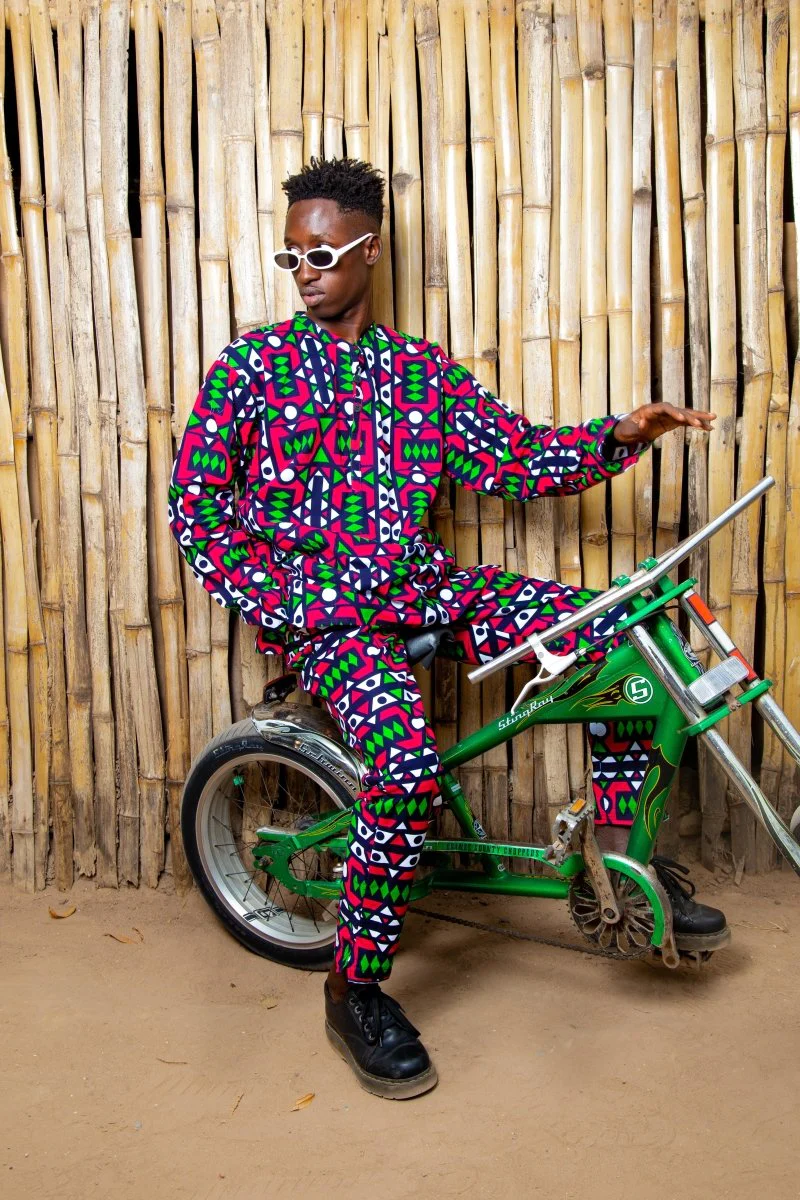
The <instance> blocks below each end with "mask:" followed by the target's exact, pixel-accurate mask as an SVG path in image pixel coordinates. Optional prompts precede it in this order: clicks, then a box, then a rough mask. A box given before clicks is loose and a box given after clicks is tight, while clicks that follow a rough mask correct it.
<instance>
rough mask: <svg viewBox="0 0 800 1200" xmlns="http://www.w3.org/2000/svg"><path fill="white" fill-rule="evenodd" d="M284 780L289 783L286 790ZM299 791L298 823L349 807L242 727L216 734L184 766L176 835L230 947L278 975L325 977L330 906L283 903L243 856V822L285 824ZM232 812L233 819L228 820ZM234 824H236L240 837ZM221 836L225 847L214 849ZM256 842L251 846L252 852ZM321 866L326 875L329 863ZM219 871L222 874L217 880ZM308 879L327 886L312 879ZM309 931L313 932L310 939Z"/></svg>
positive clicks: (287, 752)
mask: <svg viewBox="0 0 800 1200" xmlns="http://www.w3.org/2000/svg"><path fill="white" fill-rule="evenodd" d="M273 776H274V777H275V779H276V782H275V785H274V789H273V794H274V799H268V798H267V797H268V793H267V791H266V788H267V781H270V786H272V784H271V779H272V777H273ZM237 778H238V781H237ZM287 780H296V782H295V783H292V784H291V785H290V783H288V782H287ZM299 791H303V792H304V793H308V794H309V796H310V799H309V800H308V802H307V804H306V808H307V811H306V812H303V813H301V814H300V815H299V816H298V821H299V820H309V821H310V820H313V819H314V818H315V816H316V815H322V813H323V812H325V811H333V810H334V809H336V808H340V809H344V808H348V807H350V806H352V804H353V796H352V794H351V793H350V792H349V791H348V790H347V788H346V787H345V786H344V784H342V783H341V782H340V781H339V780H338V779H336V777H335V776H334V775H333V774H332V773H331V772H328V771H326V770H325V768H324V766H321V765H320V764H319V763H318V762H316V761H314V760H313V759H311V758H309V757H306V756H304V755H303V754H301V753H298V752H297V751H295V750H293V749H290V748H289V747H287V746H283V745H281V744H279V743H276V742H272V741H270V740H269V739H268V738H267V737H264V736H262V735H261V734H260V733H259V732H258V730H257V729H256V726H255V725H254V723H253V721H252V720H249V719H247V720H244V721H239V722H238V723H237V724H236V725H232V726H231V727H230V728H228V729H226V730H224V731H223V732H222V733H219V734H218V735H217V736H216V737H215V738H214V739H213V740H212V741H211V742H209V743H208V745H207V746H206V747H205V748H204V749H203V750H202V751H201V752H200V754H199V755H198V756H197V758H196V759H195V761H194V762H193V764H192V766H191V768H190V771H189V774H188V776H187V778H186V783H185V786H184V790H183V798H182V802H181V831H182V833H183V844H184V850H185V852H186V858H187V861H188V863H189V867H190V868H191V871H192V875H193V877H194V879H195V882H196V883H197V886H198V888H199V889H200V891H201V893H202V895H203V897H204V898H205V900H206V901H207V902H208V904H209V905H210V907H211V908H212V910H213V911H214V912H215V914H216V915H217V917H218V918H219V919H220V921H221V922H222V924H223V925H224V926H225V928H226V929H227V931H228V932H229V933H230V934H232V935H233V937H235V938H236V939H237V941H239V942H241V944H242V945H243V946H246V947H247V949H248V950H251V951H253V952H254V953H256V954H259V955H262V956H263V957H265V958H270V959H272V960H273V961H275V962H279V963H283V964H284V965H288V966H293V967H299V968H303V969H305V970H325V969H327V967H328V966H329V965H330V962H331V959H332V955H333V942H334V934H335V927H336V922H335V903H334V904H333V905H332V906H331V905H329V906H325V905H323V904H322V902H320V901H309V900H304V899H303V898H302V897H299V896H296V895H295V893H288V895H287V890H286V889H282V888H281V887H280V885H279V884H277V881H276V880H274V879H273V878H272V877H271V876H268V875H266V874H264V873H263V872H257V871H255V870H253V869H252V859H251V858H250V856H248V854H247V849H248V848H249V845H250V842H248V837H249V834H248V824H247V822H248V819H249V818H250V817H251V816H252V814H253V812H254V811H255V812H256V813H257V814H259V815H260V814H261V812H262V810H269V813H270V814H271V820H272V823H273V824H275V814H276V813H278V814H281V813H285V814H286V815H287V816H288V817H291V815H292V814H291V810H290V808H289V804H290V803H294V799H293V797H294V795H295V793H296V792H299ZM281 795H283V796H284V797H285V808H284V809H281V808H280V807H279V806H278V804H277V803H275V799H277V798H279V797H280V796H281ZM226 804H227V812H228V816H227V819H226V817H225V812H226V807H225V806H226ZM248 805H250V813H249V814H248V811H247V810H248ZM315 805H317V812H315V811H314V809H315ZM239 808H240V809H241V816H240V817H239V818H237V815H236V813H237V811H238V810H239ZM237 821H240V822H241V828H239V825H238V824H237ZM263 824H265V822H264V821H263V820H258V822H257V825H263ZM276 827H278V826H276ZM294 827H298V828H302V825H297V826H293V825H292V824H291V821H288V822H287V823H286V824H281V825H280V828H281V829H282V830H283V831H289V830H290V829H291V828H294ZM221 836H222V837H230V839H231V840H230V841H228V842H220V841H219V840H218V839H219V838H220V837H221ZM256 840H257V839H256V838H255V837H253V842H255V841H256ZM239 843H241V844H239ZM307 856H308V859H309V862H313V861H314V860H316V861H317V862H318V863H319V864H322V863H324V862H325V861H326V860H325V859H324V856H320V855H315V854H314V852H312V851H308V852H307ZM328 858H330V856H328ZM326 865H327V866H328V867H329V866H330V863H329V862H328V863H327V864H326ZM227 866H231V868H232V869H231V870H230V871H228V870H226V869H225V868H226V867H227ZM321 869H322V868H321V866H320V870H321ZM248 875H249V876H250V877H251V879H250V883H249V884H248V883H247V882H246V880H247V876H248ZM315 877H316V878H319V877H325V878H327V877H331V876H330V874H329V873H325V874H322V873H320V874H317V875H315ZM259 879H260V880H261V881H262V882H259ZM262 883H263V884H264V885H266V890H265V887H264V886H262ZM276 897H277V898H276ZM289 897H291V898H293V899H294V901H296V904H295V910H294V912H292V911H291V910H290V909H289V908H288V907H287V901H288V898H289ZM315 905H316V906H317V908H316V909H315V907H314V906H315ZM303 906H304V907H303ZM324 912H327V913H328V916H327V917H325V916H324V915H323V913H324ZM313 925H316V926H318V929H317V930H316V931H315V930H314V929H313V928H312V926H313Z"/></svg>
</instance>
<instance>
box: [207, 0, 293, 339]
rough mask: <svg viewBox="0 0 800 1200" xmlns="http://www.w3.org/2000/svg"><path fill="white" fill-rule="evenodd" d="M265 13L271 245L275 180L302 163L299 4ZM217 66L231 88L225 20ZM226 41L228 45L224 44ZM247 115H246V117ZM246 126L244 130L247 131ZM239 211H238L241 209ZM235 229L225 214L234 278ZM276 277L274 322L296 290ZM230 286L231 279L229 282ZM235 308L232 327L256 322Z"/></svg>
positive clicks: (287, 278)
mask: <svg viewBox="0 0 800 1200" xmlns="http://www.w3.org/2000/svg"><path fill="white" fill-rule="evenodd" d="M267 17H268V20H269V33H270V58H271V61H272V62H273V63H280V64H281V67H280V71H278V72H273V74H272V77H271V87H270V122H271V137H272V172H273V174H272V186H273V201H272V203H273V222H274V224H273V237H274V244H275V245H276V246H282V245H283V226H284V222H285V220H286V196H285V194H284V192H283V191H282V190H281V184H282V182H283V180H284V179H286V178H287V176H289V175H293V174H294V173H295V172H297V171H299V170H300V168H301V166H302V165H303V114H302V110H301V103H300V96H301V91H302V70H303V57H302V47H303V19H302V17H303V14H302V10H301V9H300V7H299V5H297V4H293V3H292V0H270V4H269V7H268V9H267ZM222 28H223V38H222V49H223V56H224V62H223V70H224V71H225V80H226V89H230V90H232V89H233V87H234V85H235V80H234V79H232V78H231V76H232V75H233V74H234V72H233V71H232V70H229V69H228V68H229V66H230V67H234V66H235V64H233V63H230V64H229V54H230V50H233V47H234V46H235V45H237V41H236V35H235V30H231V37H230V39H229V41H228V42H227V43H226V38H225V24H224V22H223V26H222ZM228 46H230V50H229V49H228ZM231 99H232V92H231V96H229V97H227V98H226V104H225V108H226V114H227V110H228V109H229V107H230V102H231ZM251 119H252V118H251ZM251 132H252V131H251V130H248V135H249V134H250V133H251ZM241 169H242V173H243V174H244V175H245V176H246V174H247V170H248V165H247V161H246V158H245V159H243V160H242V163H241ZM226 185H227V187H228V192H229V193H230V189H231V188H232V187H233V186H235V181H234V180H233V178H232V177H231V176H230V174H227V173H226ZM226 203H227V205H228V208H229V211H230V212H231V214H233V212H234V208H233V207H232V206H236V208H237V209H239V210H241V204H240V201H239V200H237V199H236V198H233V197H231V195H230V194H228V196H227V200H226ZM242 216H244V213H242ZM238 229H241V230H242V231H244V232H245V237H246V226H245V225H241V224H239V223H237V226H236V227H235V226H234V225H233V224H232V222H231V219H230V218H229V222H228V241H229V244H230V247H231V273H232V275H233V276H234V277H235V276H236V275H237V274H238V271H237V266H236V264H235V259H234V255H233V246H234V244H235V240H236V238H238V237H239V236H240V233H239V232H238ZM277 276H278V278H276V279H275V285H274V286H275V311H274V314H273V317H274V319H275V320H276V321H285V320H286V318H287V317H289V316H291V314H292V313H293V312H294V310H295V308H296V307H297V293H296V291H295V286H294V280H293V279H292V277H291V275H289V273H288V272H285V271H279V272H277ZM234 288H235V284H234ZM239 311H240V310H239V308H238V307H237V308H236V312H237V318H236V320H237V329H238V331H239V332H241V330H242V329H243V328H244V327H245V325H246V324H248V323H250V324H256V323H257V322H255V321H254V322H241V321H240V319H239V316H238V314H239Z"/></svg>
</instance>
